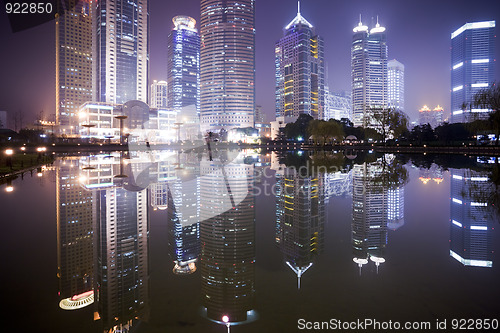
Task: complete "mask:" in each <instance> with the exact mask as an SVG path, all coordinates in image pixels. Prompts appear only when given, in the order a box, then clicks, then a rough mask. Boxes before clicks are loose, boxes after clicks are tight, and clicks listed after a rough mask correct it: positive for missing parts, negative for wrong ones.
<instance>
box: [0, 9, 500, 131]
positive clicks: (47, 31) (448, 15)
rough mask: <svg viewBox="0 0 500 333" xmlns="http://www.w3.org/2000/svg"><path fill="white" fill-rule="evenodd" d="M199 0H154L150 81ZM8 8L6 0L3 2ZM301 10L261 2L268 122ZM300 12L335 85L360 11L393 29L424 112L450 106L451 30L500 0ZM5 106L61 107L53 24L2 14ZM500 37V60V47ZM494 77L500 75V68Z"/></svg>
mask: <svg viewBox="0 0 500 333" xmlns="http://www.w3.org/2000/svg"><path fill="white" fill-rule="evenodd" d="M199 3H200V1H199V0H175V1H174V0H150V18H151V40H150V43H151V44H150V46H151V56H150V60H151V63H150V65H151V71H150V78H151V80H154V79H156V80H162V79H166V73H167V69H166V64H167V61H166V53H167V48H166V41H167V35H168V33H169V31H170V30H171V29H172V26H173V25H172V21H171V20H172V17H174V16H175V15H189V16H192V17H194V18H195V19H196V20H197V21H198V22H199V17H200V6H199ZM2 6H3V3H2ZM296 13H297V1H296V0H256V80H257V82H256V102H257V104H259V105H262V106H263V109H264V112H265V113H266V114H267V115H268V120H270V119H271V117H272V115H274V43H275V42H276V41H277V40H278V39H279V38H281V36H282V35H283V27H284V26H285V25H286V24H288V23H289V22H290V21H291V20H292V19H293V18H294V17H295V15H296ZM301 13H302V15H303V16H304V17H305V18H306V19H307V20H308V21H309V22H311V23H312V24H313V25H314V26H315V28H316V32H317V33H318V34H320V35H321V36H323V38H324V40H325V60H326V64H327V68H328V71H327V74H328V81H329V83H330V88H331V89H332V90H333V91H337V90H350V85H351V83H350V80H351V79H350V70H351V69H350V47H351V41H352V29H353V28H354V27H355V26H356V25H357V23H358V20H359V14H361V15H362V19H363V23H365V24H366V25H368V26H369V27H370V28H371V26H372V21H375V19H376V16H377V15H378V16H379V22H380V24H381V25H383V26H385V27H386V28H387V44H388V48H389V59H397V60H398V61H400V62H402V63H403V64H404V65H405V80H406V82H405V83H406V86H405V98H406V103H405V104H406V105H405V108H406V112H407V113H408V115H409V116H410V118H411V120H416V119H417V117H418V109H420V108H421V107H422V106H423V105H424V104H427V105H428V106H429V107H431V108H434V107H435V106H436V105H437V104H440V105H441V106H443V107H444V108H445V112H446V114H447V115H448V114H449V112H450V34H451V32H453V31H454V30H456V29H458V28H459V27H460V26H462V25H463V24H464V23H466V22H474V21H486V20H496V22H497V28H496V29H497V34H498V31H500V30H499V29H500V28H499V25H500V0H472V1H471V0H302V1H301ZM0 31H1V35H0V45H2V48H1V53H0V54H1V59H2V61H1V62H0V73H1V83H0V84H1V89H0V110H3V111H8V112H9V113H11V112H16V111H18V110H22V111H23V113H24V114H25V117H24V118H25V119H24V123H25V125H26V123H27V122H28V121H33V120H34V119H35V118H36V115H37V114H38V113H40V111H42V110H43V113H44V115H45V118H47V119H48V118H49V116H50V115H51V114H54V113H55V40H54V38H55V36H54V35H55V24H54V22H49V23H46V24H43V25H41V26H38V27H35V28H32V29H29V30H26V31H22V32H17V33H12V32H11V29H10V26H9V23H8V19H7V16H6V14H5V10H4V8H2V10H1V13H0ZM499 43H500V42H499V41H498V39H497V40H496V56H495V58H496V60H497V62H498V59H500V57H499V53H500V45H499ZM495 77H496V78H497V80H498V81H500V66H499V65H498V64H496V74H495Z"/></svg>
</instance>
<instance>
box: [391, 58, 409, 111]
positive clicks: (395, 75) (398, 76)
mask: <svg viewBox="0 0 500 333" xmlns="http://www.w3.org/2000/svg"><path fill="white" fill-rule="evenodd" d="M387 79H388V81H387V91H388V96H387V98H388V102H389V107H390V108H394V109H396V110H399V111H402V112H404V110H405V66H404V65H403V64H402V63H400V62H399V61H397V60H396V59H394V60H389V61H388V62H387Z"/></svg>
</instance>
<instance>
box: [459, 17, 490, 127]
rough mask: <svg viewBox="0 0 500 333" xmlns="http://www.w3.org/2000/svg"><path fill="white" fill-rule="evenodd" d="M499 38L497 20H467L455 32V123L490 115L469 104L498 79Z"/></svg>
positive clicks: (486, 111) (486, 110)
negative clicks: (497, 44) (497, 56)
mask: <svg viewBox="0 0 500 333" xmlns="http://www.w3.org/2000/svg"><path fill="white" fill-rule="evenodd" d="M495 38H496V36H495V21H485V22H474V23H466V24H464V25H463V26H462V27H460V28H459V29H457V30H456V31H454V32H453V33H452V34H451V122H452V123H457V122H467V121H472V120H474V119H476V118H483V119H484V118H485V117H487V116H488V112H489V110H488V109H479V108H475V107H472V108H471V107H470V106H469V104H470V103H471V102H472V101H473V96H474V94H476V93H477V92H478V91H480V90H481V89H484V88H487V87H489V86H490V85H491V84H493V82H494V80H495Z"/></svg>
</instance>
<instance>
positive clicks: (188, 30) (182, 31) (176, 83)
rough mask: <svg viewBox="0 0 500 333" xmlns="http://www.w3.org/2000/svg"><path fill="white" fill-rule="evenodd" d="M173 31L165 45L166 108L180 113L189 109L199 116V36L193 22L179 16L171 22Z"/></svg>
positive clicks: (188, 18)
mask: <svg viewBox="0 0 500 333" xmlns="http://www.w3.org/2000/svg"><path fill="white" fill-rule="evenodd" d="M172 22H173V23H174V28H173V30H172V31H171V32H170V34H169V35H168V44H167V58H168V59H167V70H168V72H167V82H168V105H167V107H169V108H171V109H173V110H175V111H178V112H180V111H182V109H184V108H192V109H193V110H194V113H195V114H196V115H197V117H199V113H200V35H199V34H198V29H196V20H195V19H193V18H192V17H189V16H183V15H178V16H175V17H174V18H173V19H172Z"/></svg>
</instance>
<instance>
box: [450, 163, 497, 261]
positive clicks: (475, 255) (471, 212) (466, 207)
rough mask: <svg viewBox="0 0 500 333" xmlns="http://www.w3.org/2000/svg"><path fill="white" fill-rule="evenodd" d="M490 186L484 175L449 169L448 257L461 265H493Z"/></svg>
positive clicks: (470, 171)
mask: <svg viewBox="0 0 500 333" xmlns="http://www.w3.org/2000/svg"><path fill="white" fill-rule="evenodd" d="M490 187H491V184H490V182H489V179H488V176H486V175H484V173H479V172H476V171H472V170H465V169H460V170H451V202H450V206H451V207H450V220H451V224H450V256H451V257H453V258H454V259H456V260H457V261H458V262H460V263H462V264H463V265H465V266H479V267H492V266H493V261H492V253H493V251H492V250H493V248H492V235H491V233H492V230H493V227H492V224H493V221H492V216H491V212H490V211H489V207H488V200H487V197H486V196H487V195H488V194H489V193H490V191H491V188H490Z"/></svg>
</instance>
